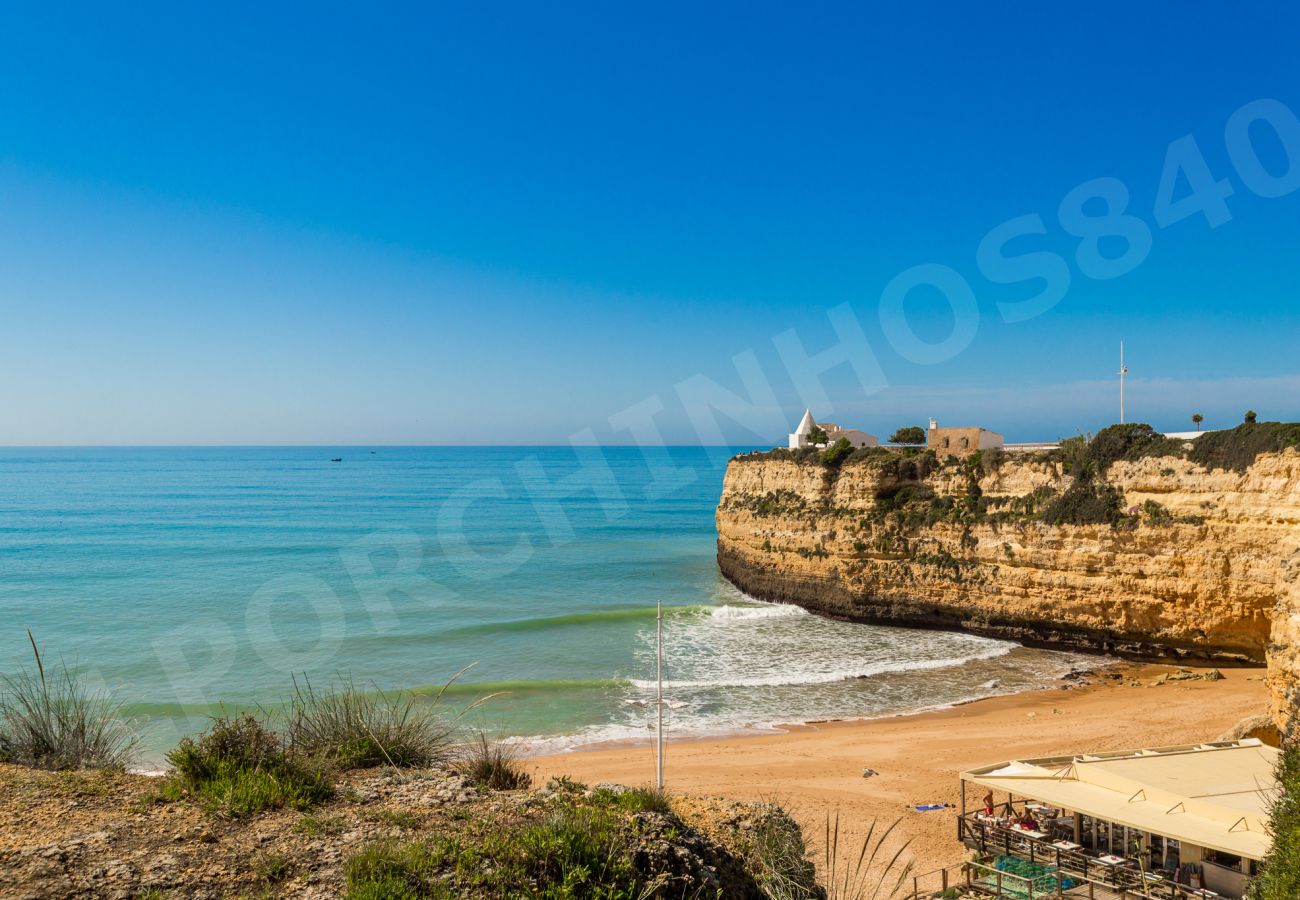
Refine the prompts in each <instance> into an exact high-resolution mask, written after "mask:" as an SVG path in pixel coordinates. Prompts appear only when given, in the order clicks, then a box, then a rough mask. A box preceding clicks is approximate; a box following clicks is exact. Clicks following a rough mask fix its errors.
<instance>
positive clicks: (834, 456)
mask: <svg viewBox="0 0 1300 900" xmlns="http://www.w3.org/2000/svg"><path fill="white" fill-rule="evenodd" d="M852 452H853V445H852V444H850V443H849V441H848V438H840V439H839V440H838V441H836V442H835V444H834V446H831V447H829V448H827V449H826V450H824V451H822V462H824V463H825V464H826V465H828V466H831V467H832V468H838V467H839V466H840V465H841V464H842V463H843V462H844V460H846V459H848V457H849V455H850V454H851V453H852Z"/></svg>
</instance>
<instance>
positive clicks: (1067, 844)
mask: <svg viewBox="0 0 1300 900" xmlns="http://www.w3.org/2000/svg"><path fill="white" fill-rule="evenodd" d="M1052 846H1053V847H1055V848H1056V849H1057V850H1082V849H1083V845H1082V844H1076V843H1075V842H1074V841H1052Z"/></svg>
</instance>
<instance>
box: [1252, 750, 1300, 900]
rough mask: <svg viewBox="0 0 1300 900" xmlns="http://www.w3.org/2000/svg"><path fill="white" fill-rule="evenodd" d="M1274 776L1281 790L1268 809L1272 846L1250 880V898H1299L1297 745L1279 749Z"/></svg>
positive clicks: (1299, 779) (1299, 773) (1299, 761)
mask: <svg viewBox="0 0 1300 900" xmlns="http://www.w3.org/2000/svg"><path fill="white" fill-rule="evenodd" d="M1277 779H1278V782H1279V783H1280V784H1281V786H1282V790H1281V793H1279V794H1278V796H1277V797H1275V798H1274V799H1273V804H1272V807H1271V809H1270V811H1269V831H1270V832H1271V834H1272V837H1273V847H1272V849H1270V850H1269V853H1268V856H1267V857H1266V858H1265V859H1264V862H1263V863H1262V865H1261V867H1260V870H1259V874H1258V875H1256V876H1255V878H1254V879H1253V880H1252V881H1251V884H1250V891H1249V894H1248V896H1249V897H1250V898H1251V900H1294V898H1296V897H1300V745H1295V744H1292V745H1291V746H1290V747H1287V748H1286V749H1284V750H1283V751H1282V756H1281V759H1280V760H1279V761H1278V770H1277Z"/></svg>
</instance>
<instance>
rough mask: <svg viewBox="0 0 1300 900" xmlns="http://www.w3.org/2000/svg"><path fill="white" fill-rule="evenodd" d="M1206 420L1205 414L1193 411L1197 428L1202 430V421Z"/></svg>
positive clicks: (1193, 419)
mask: <svg viewBox="0 0 1300 900" xmlns="http://www.w3.org/2000/svg"><path fill="white" fill-rule="evenodd" d="M1204 421H1205V416H1203V415H1201V414H1200V413H1192V422H1193V423H1194V424H1195V425H1196V430H1197V431H1200V430H1201V423H1202V422H1204Z"/></svg>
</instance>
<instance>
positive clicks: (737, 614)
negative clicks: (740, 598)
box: [709, 603, 809, 619]
mask: <svg viewBox="0 0 1300 900" xmlns="http://www.w3.org/2000/svg"><path fill="white" fill-rule="evenodd" d="M808 614H809V613H808V610H806V609H804V608H803V607H802V606H795V605H794V604H793V603H764V604H763V605H762V606H729V605H728V606H719V607H715V608H714V609H713V610H712V611H710V613H709V618H711V619H784V618H788V617H791V616H806V615H808Z"/></svg>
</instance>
